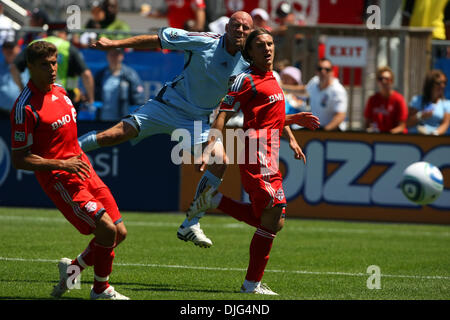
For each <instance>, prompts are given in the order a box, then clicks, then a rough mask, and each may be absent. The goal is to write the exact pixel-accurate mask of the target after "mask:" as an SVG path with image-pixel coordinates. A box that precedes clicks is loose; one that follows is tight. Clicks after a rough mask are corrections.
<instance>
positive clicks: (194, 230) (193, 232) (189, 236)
mask: <svg viewBox="0 0 450 320" xmlns="http://www.w3.org/2000/svg"><path fill="white" fill-rule="evenodd" d="M177 237H178V239H180V240H184V241H192V242H193V243H194V244H195V245H196V246H199V247H202V248H209V247H211V246H212V241H211V240H210V239H209V238H207V237H206V236H205V234H204V233H203V230H202V229H201V228H200V223H198V222H197V223H196V224H194V225H192V226H190V227H183V226H180V228H178V232H177Z"/></svg>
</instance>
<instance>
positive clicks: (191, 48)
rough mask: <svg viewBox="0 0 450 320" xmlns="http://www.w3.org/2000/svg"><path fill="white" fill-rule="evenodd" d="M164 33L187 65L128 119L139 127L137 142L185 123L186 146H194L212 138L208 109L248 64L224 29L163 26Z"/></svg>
mask: <svg viewBox="0 0 450 320" xmlns="http://www.w3.org/2000/svg"><path fill="white" fill-rule="evenodd" d="M159 38H160V41H161V46H162V48H164V49H171V50H183V51H184V52H185V59H184V60H185V61H184V62H185V63H184V69H183V71H182V72H181V74H180V75H179V76H177V77H175V79H174V80H173V81H170V82H167V83H166V84H165V85H164V86H163V88H162V89H161V90H160V91H159V93H158V95H157V96H156V97H155V98H154V99H150V100H149V101H148V102H147V103H146V104H144V105H143V106H140V107H139V108H138V109H136V110H135V111H134V112H133V113H132V114H131V115H129V116H128V117H126V118H124V119H123V121H125V122H127V123H129V124H130V125H132V126H133V127H135V128H136V130H137V131H138V133H139V134H138V136H137V137H136V138H134V139H132V144H136V143H138V142H139V141H141V140H142V139H144V138H146V137H149V136H151V135H154V134H159V133H165V134H169V135H170V134H173V133H174V131H175V130H176V129H185V130H187V132H189V134H190V139H186V140H184V139H183V148H185V149H190V148H191V147H192V146H194V145H198V144H202V143H204V142H206V141H207V139H208V134H209V129H210V126H209V115H210V114H211V113H212V111H213V110H214V109H215V108H216V107H217V106H218V105H219V103H220V101H221V100H222V98H223V97H224V96H225V95H226V94H227V92H228V88H229V87H230V86H231V85H232V84H233V81H234V79H235V78H236V76H237V75H238V74H240V73H242V71H244V70H245V69H247V68H248V66H249V64H248V62H246V61H245V60H244V58H243V57H242V55H241V53H240V52H237V53H236V54H235V55H234V56H232V55H230V54H229V53H228V52H227V50H226V48H225V36H221V35H219V34H215V33H205V32H188V31H186V30H182V29H175V28H163V29H161V30H160V31H159Z"/></svg>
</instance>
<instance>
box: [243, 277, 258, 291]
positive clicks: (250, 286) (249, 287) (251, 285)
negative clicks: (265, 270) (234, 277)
mask: <svg viewBox="0 0 450 320" xmlns="http://www.w3.org/2000/svg"><path fill="white" fill-rule="evenodd" d="M260 283H261V282H260V281H248V280H247V279H246V280H244V284H243V286H244V288H245V290H246V291H250V292H252V291H254V290H255V289H256V287H257V286H259V284H260Z"/></svg>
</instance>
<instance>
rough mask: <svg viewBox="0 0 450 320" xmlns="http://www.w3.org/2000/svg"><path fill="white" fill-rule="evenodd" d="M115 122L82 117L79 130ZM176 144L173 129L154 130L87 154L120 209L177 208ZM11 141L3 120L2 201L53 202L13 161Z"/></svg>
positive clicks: (0, 157)
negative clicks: (143, 136) (133, 141)
mask: <svg viewBox="0 0 450 320" xmlns="http://www.w3.org/2000/svg"><path fill="white" fill-rule="evenodd" d="M111 125H113V123H105V122H103V123H96V122H78V134H79V135H82V134H84V133H86V132H87V131H90V130H102V129H106V128H108V127H110V126H111ZM175 144H176V142H172V141H171V140H170V136H169V135H155V136H152V137H149V138H147V139H144V140H143V141H141V142H140V143H138V144H137V145H135V146H131V144H130V143H128V142H126V143H123V144H121V145H118V146H114V147H109V148H103V149H99V150H96V151H93V152H90V153H89V154H88V156H89V158H90V159H91V162H92V164H93V166H94V169H95V170H96V172H97V174H98V175H99V176H100V177H101V178H102V180H103V181H104V182H105V183H106V185H107V186H108V187H109V188H110V189H111V191H112V193H113V195H114V197H115V199H116V201H117V204H118V206H119V208H120V210H122V211H123V210H132V211H178V210H179V203H178V199H179V181H180V169H179V167H178V166H176V165H174V164H173V163H172V161H171V158H170V154H171V150H172V147H173V146H174V145H175ZM10 147H11V141H10V125H9V122H8V121H7V120H0V206H23V207H28V206H29V207H54V205H53V203H52V202H51V201H50V200H49V199H48V197H47V195H46V194H45V193H44V192H43V191H42V189H41V187H40V186H39V184H38V182H37V180H36V178H35V177H34V174H33V173H32V172H29V171H23V170H16V169H14V168H13V167H12V164H11V151H10Z"/></svg>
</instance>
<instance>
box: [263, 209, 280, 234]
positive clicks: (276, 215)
mask: <svg viewBox="0 0 450 320" xmlns="http://www.w3.org/2000/svg"><path fill="white" fill-rule="evenodd" d="M261 225H262V226H263V227H264V228H266V229H268V230H270V231H271V232H273V233H274V234H276V233H278V232H280V231H281V229H283V227H284V210H283V208H281V207H273V208H270V209H266V210H264V212H263V215H262V216H261Z"/></svg>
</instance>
